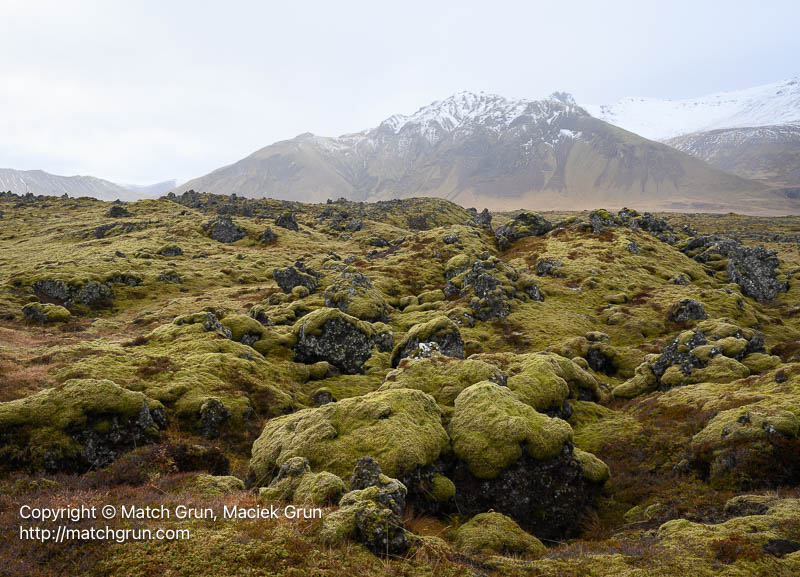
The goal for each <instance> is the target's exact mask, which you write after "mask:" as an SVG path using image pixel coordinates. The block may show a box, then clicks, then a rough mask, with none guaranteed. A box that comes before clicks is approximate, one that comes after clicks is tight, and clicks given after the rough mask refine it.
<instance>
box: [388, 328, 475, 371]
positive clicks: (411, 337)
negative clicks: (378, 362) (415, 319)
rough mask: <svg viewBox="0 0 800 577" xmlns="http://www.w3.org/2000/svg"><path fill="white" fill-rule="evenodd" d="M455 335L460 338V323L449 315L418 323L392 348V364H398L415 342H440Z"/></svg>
mask: <svg viewBox="0 0 800 577" xmlns="http://www.w3.org/2000/svg"><path fill="white" fill-rule="evenodd" d="M454 336H457V338H458V339H459V340H460V339H461V332H460V331H459V330H458V325H457V324H456V323H455V322H454V321H452V320H450V319H449V318H447V317H443V316H438V317H436V318H434V319H432V320H430V321H428V322H425V323H420V324H416V325H414V326H413V327H411V330H409V331H408V332H407V333H406V334H405V336H403V338H401V339H400V340H399V341H398V342H397V344H396V345H395V347H394V349H393V350H392V366H393V367H396V366H397V364H398V363H399V362H400V359H401V358H402V357H403V356H404V355H405V354H406V352H407V351H406V348H407V347H409V346H411V345H412V344H413V343H425V342H431V341H433V342H439V341H441V340H444V339H451V338H453V337H454Z"/></svg>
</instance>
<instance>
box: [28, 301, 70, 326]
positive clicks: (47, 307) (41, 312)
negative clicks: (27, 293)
mask: <svg viewBox="0 0 800 577" xmlns="http://www.w3.org/2000/svg"><path fill="white" fill-rule="evenodd" d="M22 316H23V317H25V318H26V319H28V320H29V321H32V322H36V323H45V324H51V323H66V322H69V320H70V319H71V318H72V314H71V313H70V312H69V311H68V310H67V309H65V308H64V307H62V306H58V305H54V304H50V303H28V304H26V305H25V306H24V307H22Z"/></svg>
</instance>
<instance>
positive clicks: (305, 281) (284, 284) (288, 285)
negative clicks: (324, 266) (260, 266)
mask: <svg viewBox="0 0 800 577" xmlns="http://www.w3.org/2000/svg"><path fill="white" fill-rule="evenodd" d="M272 278H273V279H275V282H276V283H278V286H279V287H280V289H281V290H282V291H283V292H284V293H287V294H288V293H291V292H292V290H293V289H294V288H295V287H298V286H301V287H305V288H306V289H307V290H308V292H309V293H313V292H314V291H315V290H317V286H318V285H319V279H320V278H322V274H321V273H318V272H317V271H315V270H314V269H312V268H308V267H306V265H305V263H303V262H302V261H297V262H296V263H294V265H292V266H287V267H286V268H276V269H275V270H273V271H272Z"/></svg>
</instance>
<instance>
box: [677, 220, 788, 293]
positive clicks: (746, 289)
mask: <svg viewBox="0 0 800 577" xmlns="http://www.w3.org/2000/svg"><path fill="white" fill-rule="evenodd" d="M682 250H683V252H685V253H686V254H687V255H689V256H691V257H692V258H694V259H695V260H696V261H697V262H700V263H704V264H706V263H709V262H712V261H719V260H720V259H727V264H726V266H725V273H726V275H727V277H728V279H729V280H730V281H731V282H735V283H736V284H738V285H739V286H740V287H741V289H742V294H744V295H745V296H749V297H750V298H752V299H755V300H756V301H758V302H762V303H763V302H769V301H772V300H775V299H776V298H777V297H778V295H779V294H780V293H782V292H786V291H787V290H788V288H789V283H788V282H787V281H781V280H779V279H778V274H777V269H778V265H779V264H780V261H779V260H778V257H777V254H776V252H775V251H773V250H766V249H765V248H764V247H761V246H759V247H754V248H751V247H746V246H743V245H742V244H741V243H739V242H738V241H736V240H734V239H731V238H728V237H725V236H719V235H703V236H697V237H694V238H691V239H689V241H688V242H687V243H686V245H685V246H684V247H683V249H682Z"/></svg>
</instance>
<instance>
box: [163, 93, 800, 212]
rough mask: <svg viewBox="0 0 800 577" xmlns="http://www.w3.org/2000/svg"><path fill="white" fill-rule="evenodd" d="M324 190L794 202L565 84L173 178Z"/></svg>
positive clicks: (221, 187) (721, 208)
mask: <svg viewBox="0 0 800 577" xmlns="http://www.w3.org/2000/svg"><path fill="white" fill-rule="evenodd" d="M190 189H193V190H196V191H202V192H212V193H222V194H231V193H236V194H237V195H241V196H248V197H272V198H278V199H285V200H299V201H308V202H324V201H325V200H326V199H328V198H338V197H345V198H347V199H351V200H367V201H373V200H387V199H392V198H406V197H412V196H435V197H442V198H447V199H449V200H452V201H454V202H457V203H459V204H461V205H463V206H476V207H484V206H485V207H488V208H490V209H493V210H503V209H514V208H538V209H584V208H591V207H596V206H599V205H605V206H609V207H611V208H614V207H621V206H623V205H629V206H634V207H636V208H644V209H661V210H696V211H715V212H727V211H737V212H745V213H753V214H756V213H757V214H782V213H787V212H800V203H798V201H796V200H792V199H788V198H786V197H784V196H781V195H779V194H775V193H774V192H772V191H771V190H770V189H769V187H768V186H765V185H763V184H760V183H756V182H753V181H750V180H746V179H743V178H741V177H738V176H735V175H731V174H728V173H725V172H723V171H720V170H717V169H715V168H712V167H710V166H709V165H707V164H706V163H704V162H702V161H700V160H698V159H696V158H694V157H692V156H689V155H687V154H684V153H682V152H680V151H678V150H675V149H674V148H672V147H670V146H666V145H664V144H660V143H657V142H653V141H650V140H647V139H645V138H642V137H641V136H638V135H636V134H633V133H631V132H628V131H626V130H623V129H621V128H619V127H616V126H613V125H611V124H609V123H607V122H604V121H603V120H600V119H598V118H594V117H592V116H591V115H590V114H589V113H588V112H587V111H586V110H585V109H583V108H581V107H579V106H577V105H575V104H574V102H573V101H572V100H571V98H570V97H569V96H568V95H565V94H563V93H561V94H556V95H554V96H553V97H552V98H551V99H547V100H539V101H526V100H509V99H505V98H503V97H500V96H496V95H490V94H473V93H469V92H464V93H459V94H456V95H454V96H452V97H450V98H448V99H446V100H443V101H437V102H434V103H432V104H431V105H429V106H426V107H423V108H421V109H420V110H418V111H417V112H416V113H414V114H412V115H407V116H406V115H396V116H392V117H390V118H388V119H387V120H385V121H384V122H382V123H381V124H380V125H379V126H378V127H376V128H373V129H369V130H364V131H362V132H359V133H355V134H348V135H344V136H340V137H336V138H331V137H323V136H315V135H313V134H302V135H300V136H298V137H296V138H293V139H291V140H286V141H282V142H277V143H275V144H272V145H269V146H267V147H265V148H262V149H261V150H258V151H256V152H254V153H253V154H251V155H250V156H248V157H246V158H244V159H242V160H240V161H238V162H236V163H234V164H231V165H229V166H225V167H222V168H220V169H217V170H215V171H213V172H211V173H209V174H207V175H205V176H202V177H200V178H196V179H194V180H190V181H189V182H187V183H185V184H183V185H181V186H179V187H177V189H176V192H182V191H186V190H190Z"/></svg>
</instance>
